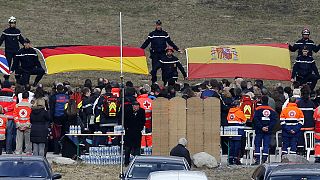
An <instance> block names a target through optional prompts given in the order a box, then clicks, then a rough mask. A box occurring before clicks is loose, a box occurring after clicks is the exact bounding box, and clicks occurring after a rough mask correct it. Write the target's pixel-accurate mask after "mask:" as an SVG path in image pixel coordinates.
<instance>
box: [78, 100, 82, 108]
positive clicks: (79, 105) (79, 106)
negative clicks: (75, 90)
mask: <svg viewBox="0 0 320 180" xmlns="http://www.w3.org/2000/svg"><path fill="white" fill-rule="evenodd" d="M81 107H82V101H80V102H79V104H78V109H80V108H81Z"/></svg>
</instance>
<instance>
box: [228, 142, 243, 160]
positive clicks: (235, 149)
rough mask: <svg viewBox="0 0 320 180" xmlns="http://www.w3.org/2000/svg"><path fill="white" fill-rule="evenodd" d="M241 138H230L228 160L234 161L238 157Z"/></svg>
mask: <svg viewBox="0 0 320 180" xmlns="http://www.w3.org/2000/svg"><path fill="white" fill-rule="evenodd" d="M240 148H241V140H230V153H229V162H235V161H236V160H237V159H238V158H239V154H240Z"/></svg>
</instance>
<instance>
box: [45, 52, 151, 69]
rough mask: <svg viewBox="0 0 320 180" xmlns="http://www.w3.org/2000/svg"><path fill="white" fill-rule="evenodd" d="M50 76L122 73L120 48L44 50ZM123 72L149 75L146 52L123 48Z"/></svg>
mask: <svg viewBox="0 0 320 180" xmlns="http://www.w3.org/2000/svg"><path fill="white" fill-rule="evenodd" d="M41 53H42V54H43V56H44V59H45V64H46V67H47V73H48V74H55V73H60V72H70V71H87V70H101V71H117V72H120V47H119V46H67V47H53V48H52V47H51V48H50V47H49V48H42V49H41ZM123 72H129V73H136V74H148V66H147V59H146V56H145V54H144V50H143V49H140V48H133V47H123Z"/></svg>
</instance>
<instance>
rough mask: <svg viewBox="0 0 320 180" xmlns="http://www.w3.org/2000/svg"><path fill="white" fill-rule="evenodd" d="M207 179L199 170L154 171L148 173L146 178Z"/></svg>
mask: <svg viewBox="0 0 320 180" xmlns="http://www.w3.org/2000/svg"><path fill="white" fill-rule="evenodd" d="M164 179H165V180H180V179H183V180H208V178H207V176H206V174H205V173H204V172H201V171H156V172H152V173H150V174H149V177H148V180H164Z"/></svg>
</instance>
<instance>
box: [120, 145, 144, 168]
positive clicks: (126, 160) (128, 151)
mask: <svg viewBox="0 0 320 180" xmlns="http://www.w3.org/2000/svg"><path fill="white" fill-rule="evenodd" d="M140 151H141V148H140V147H129V146H125V147H124V164H125V165H129V163H130V154H132V155H133V156H139V155H140Z"/></svg>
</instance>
